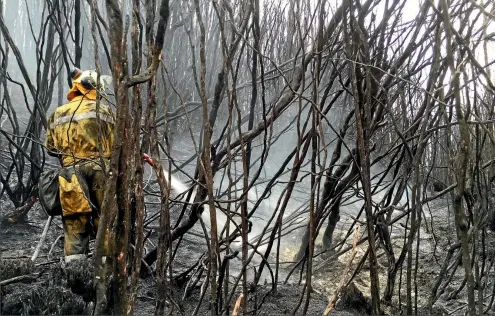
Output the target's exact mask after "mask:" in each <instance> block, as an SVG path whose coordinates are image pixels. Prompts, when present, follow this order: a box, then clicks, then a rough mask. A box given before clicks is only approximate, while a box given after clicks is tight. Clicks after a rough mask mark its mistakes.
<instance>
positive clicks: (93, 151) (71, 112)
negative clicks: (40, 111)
mask: <svg viewBox="0 0 495 316" xmlns="http://www.w3.org/2000/svg"><path fill="white" fill-rule="evenodd" d="M114 130H115V118H114V114H113V112H112V111H111V110H110V108H109V107H108V106H107V105H105V104H103V103H100V106H99V109H98V111H97V109H96V101H95V100H92V99H89V98H86V97H83V96H78V97H75V98H74V99H73V100H72V101H71V102H69V103H67V104H65V105H62V106H59V107H58V108H57V109H56V110H55V112H54V113H53V114H52V115H51V116H50V117H49V118H48V129H47V133H46V147H47V149H48V150H49V151H51V152H54V153H58V154H60V155H61V157H62V162H63V165H64V166H67V165H71V164H73V163H75V162H78V161H79V160H81V159H88V158H98V157H100V149H101V153H102V155H103V158H110V155H111V150H112V146H113V138H114V135H113V134H114Z"/></svg>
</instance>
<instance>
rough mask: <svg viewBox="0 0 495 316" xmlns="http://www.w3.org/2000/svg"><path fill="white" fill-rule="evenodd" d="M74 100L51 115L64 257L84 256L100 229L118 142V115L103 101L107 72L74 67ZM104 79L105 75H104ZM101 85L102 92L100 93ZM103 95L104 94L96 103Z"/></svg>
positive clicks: (49, 142) (48, 136)
mask: <svg viewBox="0 0 495 316" xmlns="http://www.w3.org/2000/svg"><path fill="white" fill-rule="evenodd" d="M70 75H71V79H72V88H71V89H70V91H69V92H68V94H67V99H68V100H69V103H67V104H64V105H61V106H59V107H58V108H57V109H56V110H55V112H54V113H53V114H52V115H51V116H50V117H49V119H48V126H47V133H46V147H47V149H48V154H49V155H51V156H56V157H58V158H59V161H60V163H61V166H62V168H61V169H60V170H59V175H58V181H59V193H60V204H61V207H62V222H63V226H64V255H65V262H66V263H68V262H70V261H72V260H77V259H83V258H85V257H86V254H87V253H88V248H89V238H90V237H91V236H94V235H95V234H96V229H97V227H98V218H99V211H100V207H101V204H102V201H103V190H104V173H105V169H106V168H107V167H108V164H109V159H110V155H111V149H112V146H113V139H114V130H115V116H114V113H113V111H112V110H111V109H110V107H109V106H108V105H106V104H105V103H104V100H105V99H106V98H105V94H104V91H105V88H106V86H107V85H108V84H109V81H110V80H109V77H108V76H100V77H101V78H100V80H99V83H98V84H97V82H98V78H97V74H96V72H95V71H91V70H87V71H81V70H79V69H74V70H73V71H71V73H70ZM102 78H103V79H102ZM97 90H98V92H97ZM98 96H100V97H101V96H103V97H102V98H101V100H100V102H99V104H98V105H97V103H96V100H97V97H98Z"/></svg>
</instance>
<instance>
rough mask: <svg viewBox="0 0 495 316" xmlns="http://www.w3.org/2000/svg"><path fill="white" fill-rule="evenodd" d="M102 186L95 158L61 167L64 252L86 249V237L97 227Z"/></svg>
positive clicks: (83, 250) (101, 169)
mask: <svg viewBox="0 0 495 316" xmlns="http://www.w3.org/2000/svg"><path fill="white" fill-rule="evenodd" d="M106 162H107V161H106ZM103 186H104V172H103V168H101V166H100V165H99V164H98V163H97V162H81V163H76V164H74V165H71V166H67V167H64V168H62V169H61V171H60V174H59V189H60V190H59V192H60V204H61V206H62V222H63V224H64V253H65V256H69V255H76V254H86V253H87V252H88V250H89V239H90V237H94V236H96V231H97V228H98V219H99V211H100V208H101V204H102V202H103V192H104V191H103V189H104V187H103Z"/></svg>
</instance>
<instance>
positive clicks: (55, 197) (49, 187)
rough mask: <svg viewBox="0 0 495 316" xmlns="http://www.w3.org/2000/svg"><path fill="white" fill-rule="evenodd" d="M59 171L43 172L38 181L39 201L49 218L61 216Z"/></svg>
mask: <svg viewBox="0 0 495 316" xmlns="http://www.w3.org/2000/svg"><path fill="white" fill-rule="evenodd" d="M59 172H60V169H53V170H48V171H44V172H43V173H42V174H41V176H40V180H39V201H40V204H41V206H42V207H43V209H44V210H45V212H46V213H47V214H48V215H49V216H57V215H62V206H61V205H60V192H59V184H58V176H59Z"/></svg>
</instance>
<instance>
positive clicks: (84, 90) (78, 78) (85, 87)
mask: <svg viewBox="0 0 495 316" xmlns="http://www.w3.org/2000/svg"><path fill="white" fill-rule="evenodd" d="M70 77H71V79H72V88H71V89H70V90H69V92H68V93H67V99H68V100H69V101H72V99H74V98H75V97H76V96H78V95H81V94H82V95H85V96H88V98H90V99H96V91H97V90H98V92H99V93H100V94H102V95H106V93H105V90H106V89H107V88H109V86H110V85H111V83H112V77H110V76H102V75H100V83H99V84H97V81H98V75H97V73H96V71H95V70H85V71H81V69H78V68H73V69H72V70H71V72H70Z"/></svg>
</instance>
